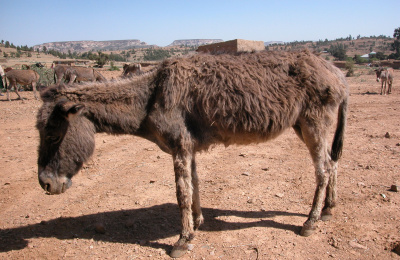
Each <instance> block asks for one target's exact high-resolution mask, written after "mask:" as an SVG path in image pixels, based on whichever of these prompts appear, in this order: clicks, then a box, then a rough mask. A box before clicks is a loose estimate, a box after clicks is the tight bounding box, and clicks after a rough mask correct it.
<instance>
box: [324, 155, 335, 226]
mask: <svg viewBox="0 0 400 260" xmlns="http://www.w3.org/2000/svg"><path fill="white" fill-rule="evenodd" d="M330 163H331V172H330V175H329V183H328V186H327V187H326V198H325V206H324V208H323V209H322V213H321V220H322V221H328V220H330V219H331V218H332V209H333V208H334V207H335V206H336V199H337V188H336V185H337V165H338V164H337V162H334V161H332V160H331V161H330Z"/></svg>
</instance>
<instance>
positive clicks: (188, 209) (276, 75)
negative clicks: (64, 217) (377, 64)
mask: <svg viewBox="0 0 400 260" xmlns="http://www.w3.org/2000/svg"><path fill="white" fill-rule="evenodd" d="M130 68H131V69H132V70H133V72H127V73H125V72H124V75H125V76H127V75H130V74H140V75H139V76H137V77H127V78H123V79H120V80H116V81H104V80H103V79H102V77H97V78H96V75H95V72H94V71H93V70H92V69H89V70H87V74H85V75H89V76H91V77H92V78H91V80H90V81H92V82H91V83H86V84H71V83H69V84H68V85H64V84H60V79H61V74H60V76H59V75H56V76H57V81H56V84H55V85H53V86H50V87H47V88H43V89H42V90H41V91H40V96H41V99H42V101H43V104H42V107H41V108H40V109H39V111H38V114H37V122H36V128H37V130H38V131H39V136H40V141H39V148H38V179H39V183H40V185H41V187H42V188H43V189H44V190H45V192H47V193H49V194H61V193H64V192H65V191H67V190H68V189H69V188H70V187H71V185H72V178H73V177H74V176H75V175H76V174H77V173H78V172H79V170H80V169H81V168H82V166H83V164H84V163H85V162H86V161H87V160H88V159H89V158H90V156H91V155H92V154H93V152H94V149H95V138H94V136H95V134H96V133H109V134H114V135H123V134H130V135H136V136H139V137H142V138H145V139H147V140H149V141H151V142H154V143H155V144H157V145H158V146H159V148H160V149H161V150H162V151H164V152H166V153H168V154H170V155H171V157H172V163H173V168H174V173H175V182H176V198H177V202H178V208H179V211H180V216H181V232H180V236H179V239H178V241H177V242H176V243H175V244H174V246H173V249H172V251H171V252H170V255H171V257H181V256H183V255H184V254H185V253H186V252H187V251H188V248H189V243H191V241H192V240H193V238H194V236H195V231H196V230H197V229H198V228H199V227H200V225H201V224H202V223H203V221H204V219H203V214H202V210H201V206H200V192H199V178H198V175H197V168H196V154H197V153H198V152H201V151H206V150H208V148H209V147H210V146H212V145H214V144H224V145H225V146H229V145H232V144H241V145H246V144H250V143H258V142H266V141H268V140H271V139H273V138H275V137H277V136H279V135H280V134H281V133H283V132H284V131H285V130H286V129H288V128H292V129H294V131H295V133H296V134H297V136H298V137H299V138H300V140H302V141H303V142H304V143H305V145H306V147H307V148H308V150H309V153H310V155H311V158H312V161H313V163H314V167H315V176H316V186H315V192H314V194H315V195H314V200H313V203H312V207H311V210H310V213H309V215H308V218H307V220H306V221H305V222H304V224H303V227H302V229H301V231H300V235H302V236H310V235H311V234H312V233H314V232H315V231H316V228H317V227H316V223H317V221H319V220H323V221H327V220H329V219H331V218H332V216H333V209H334V207H335V206H336V201H337V187H336V185H337V170H338V160H339V158H340V157H341V154H342V149H343V141H344V133H345V128H346V114H347V106H348V96H349V87H348V85H347V82H346V79H345V77H344V75H343V73H342V72H341V71H340V70H339V69H338V68H336V67H335V66H333V65H332V64H331V63H329V62H328V61H326V60H324V59H323V58H321V57H319V56H316V55H314V54H312V53H311V52H309V51H307V50H304V51H293V52H277V51H263V52H258V53H240V54H235V55H233V54H219V55H211V54H196V55H192V56H186V57H180V58H170V59H167V60H165V61H163V62H162V63H161V64H159V66H158V67H157V68H156V69H154V70H152V71H151V72H150V73H145V74H141V73H140V67H139V66H130ZM137 70H139V72H138V71H137ZM55 71H56V69H55ZM78 71H79V70H78V69H73V68H70V72H68V69H65V70H64V77H65V75H67V77H70V80H72V79H73V78H74V77H73V76H75V74H74V73H76V74H79V73H78ZM389 71H390V70H387V71H383V70H382V71H381V72H380V74H379V75H380V76H379V79H380V80H383V79H385V82H389V79H390V76H389V75H390V72H389ZM9 75H11V74H9ZM32 75H35V76H31V78H30V80H31V81H32V82H33V80H36V74H34V73H33V74H32ZM383 75H386V76H383ZM89 76H88V77H89ZM377 76H378V72H377ZM7 77H8V75H7ZM75 78H76V79H77V80H78V81H79V80H82V78H80V77H79V76H78V75H76V77H75ZM392 80H393V76H391V80H390V82H392ZM15 81H17V80H16V79H15ZM26 82H28V81H24V83H26ZM35 82H37V81H35ZM389 86H390V87H391V83H390V84H389ZM390 87H389V88H390ZM331 128H334V129H335V130H334V137H333V142H330V141H329V140H328V137H329V136H330V130H331Z"/></svg>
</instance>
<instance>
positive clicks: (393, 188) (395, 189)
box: [390, 185, 400, 192]
mask: <svg viewBox="0 0 400 260" xmlns="http://www.w3.org/2000/svg"><path fill="white" fill-rule="evenodd" d="M399 188H400V187H399V186H397V185H392V186H390V191H395V192H399Z"/></svg>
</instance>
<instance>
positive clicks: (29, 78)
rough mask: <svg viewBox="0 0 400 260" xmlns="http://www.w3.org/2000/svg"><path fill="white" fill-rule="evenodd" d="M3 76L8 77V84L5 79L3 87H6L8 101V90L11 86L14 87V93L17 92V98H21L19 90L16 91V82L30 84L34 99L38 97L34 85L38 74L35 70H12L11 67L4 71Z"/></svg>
mask: <svg viewBox="0 0 400 260" xmlns="http://www.w3.org/2000/svg"><path fill="white" fill-rule="evenodd" d="M5 76H6V78H7V79H8V81H9V82H10V85H9V86H7V80H6V79H5V80H4V81H5V83H6V84H5V87H6V90H7V99H8V101H11V98H10V93H9V92H10V89H11V88H12V87H14V89H15V93H17V95H18V98H19V99H21V100H22V99H23V98H22V97H21V96H20V94H19V92H18V86H17V83H18V84H21V85H32V89H33V95H34V96H35V98H36V99H38V97H37V95H36V85H37V84H38V82H39V78H40V76H39V74H38V73H37V72H36V71H34V70H29V69H28V70H14V69H11V70H9V71H7V72H6V73H5Z"/></svg>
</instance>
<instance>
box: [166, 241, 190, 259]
mask: <svg viewBox="0 0 400 260" xmlns="http://www.w3.org/2000/svg"><path fill="white" fill-rule="evenodd" d="M192 238H193V237H192ZM190 240H191V239H190V238H185V237H181V238H179V240H178V242H176V243H175V245H174V247H173V248H172V251H171V254H170V256H171V257H172V258H178V257H181V256H183V255H184V254H186V252H187V251H189V241H190Z"/></svg>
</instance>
